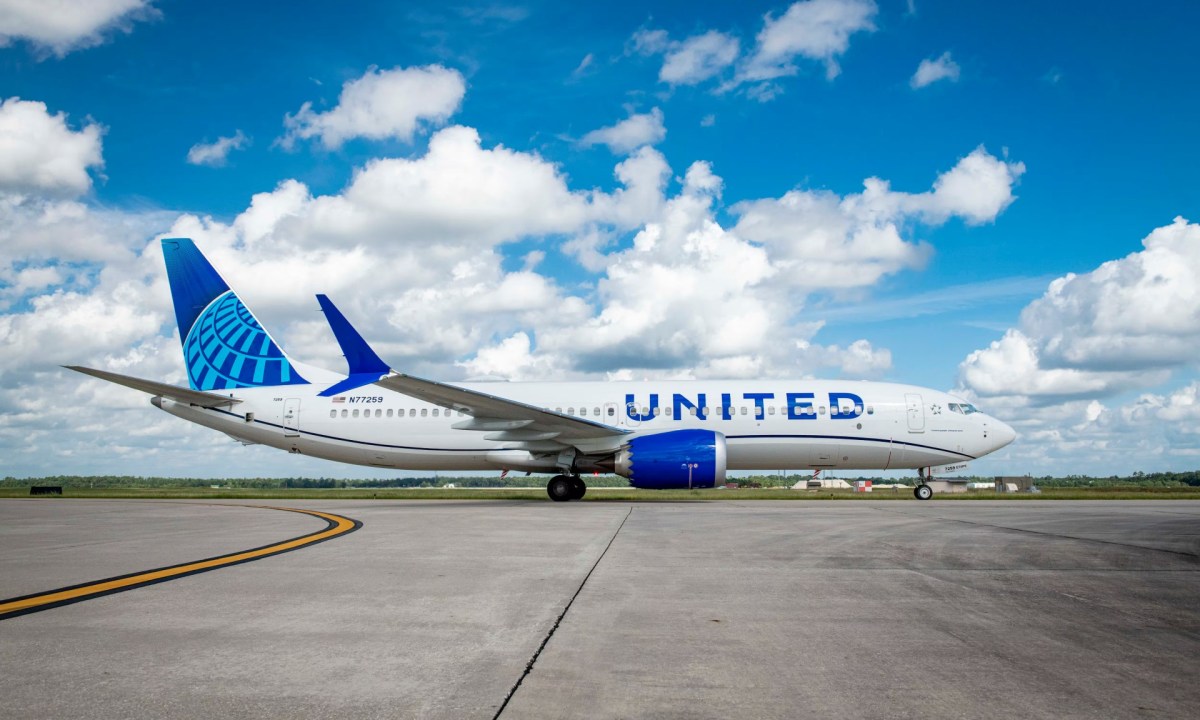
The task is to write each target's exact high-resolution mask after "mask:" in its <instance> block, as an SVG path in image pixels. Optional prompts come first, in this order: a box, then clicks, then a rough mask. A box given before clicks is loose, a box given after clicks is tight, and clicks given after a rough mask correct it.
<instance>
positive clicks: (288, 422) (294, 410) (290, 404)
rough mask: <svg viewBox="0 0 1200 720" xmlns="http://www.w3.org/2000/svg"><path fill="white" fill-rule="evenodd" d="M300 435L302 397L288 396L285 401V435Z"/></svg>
mask: <svg viewBox="0 0 1200 720" xmlns="http://www.w3.org/2000/svg"><path fill="white" fill-rule="evenodd" d="M299 435H300V398H288V399H287V400H284V401H283V436H284V437H298V436H299Z"/></svg>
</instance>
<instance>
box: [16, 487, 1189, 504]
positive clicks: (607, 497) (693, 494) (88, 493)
mask: <svg viewBox="0 0 1200 720" xmlns="http://www.w3.org/2000/svg"><path fill="white" fill-rule="evenodd" d="M28 497H29V488H27V487H8V488H0V498H28ZM63 497H64V498H110V499H154V500H184V499H192V500H536V501H545V502H549V501H550V500H549V498H547V497H546V491H545V490H543V489H541V488H528V489H525V488H504V489H496V490H488V489H473V488H383V489H368V490H356V489H353V488H344V489H343V488H337V489H301V488H287V489H283V488H281V489H255V488H195V487H158V488H104V489H98V488H97V489H90V488H75V487H68V488H66V489H65V490H64V495H63ZM934 498H935V499H937V500H961V501H970V500H1011V501H1014V502H1020V501H1023V500H1200V488H1195V487H1178V488H1153V487H1149V488H1137V487H1127V488H1053V489H1048V490H1044V491H1042V492H1041V493H1036V494H1034V493H1020V494H997V493H995V492H992V491H971V492H967V493H961V494H949V493H939V494H936V495H934ZM39 499H46V500H54V499H59V498H57V497H55V496H50V497H45V498H39ZM729 500H737V501H749V500H796V501H805V500H808V501H812V500H847V501H851V502H853V501H856V500H905V501H907V500H912V501H914V502H915V501H916V500H915V498H913V495H912V491H911V490H905V489H899V490H894V491H893V490H890V489H881V490H876V491H875V492H871V493H856V492H852V491H849V490H821V491H819V492H816V491H804V490H788V489H763V490H756V489H738V490H635V489H631V488H592V489H589V490H588V493H587V497H586V498H584V501H585V502H680V501H729Z"/></svg>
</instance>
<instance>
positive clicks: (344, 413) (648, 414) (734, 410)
mask: <svg viewBox="0 0 1200 720" xmlns="http://www.w3.org/2000/svg"><path fill="white" fill-rule="evenodd" d="M962 407H963V409H962V410H960V409H958V407H956V406H955V405H954V404H953V403H952V404H951V405H950V408H951V409H952V410H953V411H954V412H962V413H965V414H968V415H969V414H971V413H973V412H979V411H978V410H976V409H975V408H974V407H973V406H971V405H965V404H964V405H963V406H962ZM966 408H970V410H967V409H966ZM548 409H549V408H547V410H548ZM629 409H630V412H631V413H636V414H638V415H640V416H641V418H642V419H643V420H645V419H648V418H652V417H659V416H661V415H665V416H667V417H674V415H673V413H672V410H671V408H657V407H656V408H654V410H653V411H651V410H650V408H648V407H643V408H637V407H634V406H632V405H631V406H630V408H629ZM764 409H765V410H766V414H767V415H774V414H775V413H776V406H774V405H770V406H767V407H766V408H760V407H757V406H756V407H754V416H755V417H760V418H761V417H763V411H764ZM682 410H683V408H680V411H681V412H680V416H682V414H683V413H682ZM726 410H728V411H729V414H730V415H731V416H733V415H749V414H750V408H748V407H740V408H739V407H732V406H730V407H729V408H725V407H715V408H708V407H703V408H699V409H697V408H688V409H687V411H688V415H690V416H691V417H697V416H699V417H703V418H707V417H725V411H726ZM866 411H867V414H868V415H874V414H875V408H874V407H871V406H868V407H867V408H866ZM455 412H456V411H454V410H449V409H444V408H433V409H432V410H431V409H429V408H423V409H421V410H419V411H418V410H417V409H416V408H408V409H407V410H405V409H404V408H401V409H399V410H396V411H395V414H393V411H392V410H391V409H390V408H389V409H387V410H383V409H381V408H375V410H371V409H366V410H361V411H360V410H359V409H358V408H355V409H354V410H346V409H344V408H343V409H342V410H341V411H340V413H339V411H338V410H337V409H336V408H335V409H333V410H330V411H329V417H331V418H336V417H344V418H356V417H362V418H369V417H377V418H383V417H410V418H415V417H418V413H419V414H420V417H450V416H451V415H452V414H454V413H455ZM457 412H458V416H459V417H467V414H466V413H465V412H462V411H457ZM554 412H556V413H562V412H563V409H562V408H561V407H556V408H554ZM778 412H779V414H780V415H786V414H787V407H779V409H778ZM854 412H855V413H856V414H858V415H861V414H862V412H863V406H862V405H856V406H855V407H854ZM372 413H374V414H372ZM405 413H407V415H406V414H405ZM818 413H819V414H821V415H824V414H825V406H824V405H822V406H820V407H819V408H817V409H816V410H815V411H814V410H813V408H811V407H809V408H801V409H800V411H799V414H800V415H805V414H808V415H815V414H818ZM566 414H567V415H572V416H574V415H578V416H579V417H587V416H588V415H589V410H588V408H586V407H581V408H579V409H578V413H576V409H575V408H574V407H568V408H567V410H566ZM590 414H591V415H594V416H596V417H600V416H601V414H602V413H601V411H600V408H592V409H591V412H590ZM614 415H616V408H612V407H609V408H608V416H609V417H613V416H614Z"/></svg>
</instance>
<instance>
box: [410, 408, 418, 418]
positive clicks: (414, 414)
mask: <svg viewBox="0 0 1200 720" xmlns="http://www.w3.org/2000/svg"><path fill="white" fill-rule="evenodd" d="M408 416H409V417H416V416H417V409H416V408H409V409H408Z"/></svg>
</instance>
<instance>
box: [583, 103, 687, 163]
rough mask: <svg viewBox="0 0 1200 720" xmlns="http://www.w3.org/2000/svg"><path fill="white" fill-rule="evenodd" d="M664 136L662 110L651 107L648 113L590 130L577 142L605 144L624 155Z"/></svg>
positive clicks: (660, 140)
mask: <svg viewBox="0 0 1200 720" xmlns="http://www.w3.org/2000/svg"><path fill="white" fill-rule="evenodd" d="M666 137H667V128H666V125H664V124H663V114H662V110H659V109H658V108H653V109H651V110H650V112H648V113H635V114H632V115H630V116H629V117H627V118H625V119H624V120H622V121H620V122H618V123H617V124H616V125H611V126H609V127H603V128H599V129H598V130H592V131H591V132H589V133H588V134H586V135H584V136H583V137H582V138H581V139H580V140H579V143H580V144H581V145H584V146H590V145H607V146H608V149H609V150H612V151H613V152H614V153H617V154H618V155H625V154H628V153H629V152H631V151H633V150H636V149H638V148H640V147H642V146H644V145H656V144H658V143H660V142H662V141H663V139H665V138H666Z"/></svg>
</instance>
